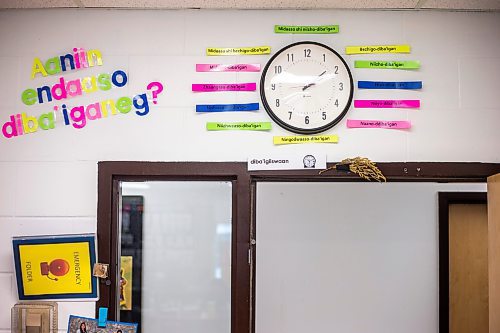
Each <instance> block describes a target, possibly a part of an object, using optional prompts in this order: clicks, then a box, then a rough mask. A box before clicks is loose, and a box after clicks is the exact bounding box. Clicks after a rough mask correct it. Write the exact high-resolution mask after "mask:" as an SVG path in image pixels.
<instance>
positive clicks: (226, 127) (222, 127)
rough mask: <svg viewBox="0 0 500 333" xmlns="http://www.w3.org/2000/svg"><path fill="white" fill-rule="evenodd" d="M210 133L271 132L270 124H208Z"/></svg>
mask: <svg viewBox="0 0 500 333" xmlns="http://www.w3.org/2000/svg"><path fill="white" fill-rule="evenodd" d="M207 130H208V131H269V130H271V123H270V122H259V123H207Z"/></svg>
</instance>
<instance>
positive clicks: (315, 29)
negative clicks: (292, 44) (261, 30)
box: [274, 25, 339, 34]
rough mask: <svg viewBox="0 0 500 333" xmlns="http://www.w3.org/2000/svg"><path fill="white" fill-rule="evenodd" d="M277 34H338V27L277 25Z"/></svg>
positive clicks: (275, 29)
mask: <svg viewBox="0 0 500 333" xmlns="http://www.w3.org/2000/svg"><path fill="white" fill-rule="evenodd" d="M274 32H275V33H277V34H336V33H338V32H339V26H338V25H275V26H274Z"/></svg>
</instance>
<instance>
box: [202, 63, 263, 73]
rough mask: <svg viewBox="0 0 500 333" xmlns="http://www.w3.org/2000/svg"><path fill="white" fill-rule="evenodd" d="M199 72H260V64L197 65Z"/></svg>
mask: <svg viewBox="0 0 500 333" xmlns="http://www.w3.org/2000/svg"><path fill="white" fill-rule="evenodd" d="M196 71H197V72H259V71H260V64H196Z"/></svg>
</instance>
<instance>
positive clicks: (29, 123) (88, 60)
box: [2, 47, 164, 139]
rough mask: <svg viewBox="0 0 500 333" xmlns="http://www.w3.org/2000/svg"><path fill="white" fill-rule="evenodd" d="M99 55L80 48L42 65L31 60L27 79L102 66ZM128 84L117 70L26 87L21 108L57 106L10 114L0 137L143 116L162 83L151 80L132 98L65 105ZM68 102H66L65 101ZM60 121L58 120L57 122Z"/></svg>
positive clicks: (158, 92)
mask: <svg viewBox="0 0 500 333" xmlns="http://www.w3.org/2000/svg"><path fill="white" fill-rule="evenodd" d="M102 64H103V60H102V53H101V51H100V50H97V49H92V50H88V51H86V50H85V49H83V48H81V47H75V48H73V53H71V52H70V53H67V54H63V55H60V56H55V57H52V58H49V59H47V60H45V62H43V61H42V60H40V59H39V58H34V60H33V64H32V68H31V79H32V80H34V79H35V78H38V77H40V76H41V77H47V76H52V75H61V73H64V72H68V71H77V70H84V69H87V68H91V67H94V66H102ZM127 83H128V76H127V73H126V72H125V71H123V70H121V69H117V70H115V71H113V72H112V73H100V74H96V75H92V76H85V77H82V78H79V79H72V80H69V79H67V78H65V77H63V76H60V77H59V78H58V79H57V80H55V82H54V83H53V84H49V85H43V86H39V87H29V88H27V89H25V90H24V91H23V92H22V94H21V101H22V103H23V104H24V106H25V107H28V108H29V107H30V106H33V105H39V104H44V103H47V104H50V103H54V102H58V103H62V104H60V105H51V106H50V107H48V109H50V111H48V112H45V113H41V114H36V115H35V114H33V113H31V112H30V113H28V112H20V113H17V114H12V115H10V116H9V117H8V118H7V120H6V121H5V120H4V121H5V122H4V123H3V125H2V134H3V136H4V137H5V138H7V139H10V138H13V137H17V136H21V135H25V134H30V133H35V132H37V131H39V130H43V131H47V130H52V129H54V128H56V127H57V125H58V124H61V125H64V126H70V125H71V126H72V127H73V128H75V129H82V128H84V127H85V126H86V125H87V123H88V122H89V121H93V120H98V119H103V118H107V117H111V116H114V115H117V114H127V113H129V112H131V111H132V110H133V111H134V112H133V113H135V114H136V115H138V116H145V115H147V114H148V113H149V111H150V105H149V101H150V100H151V101H152V102H153V104H156V103H157V98H158V95H159V94H160V93H161V92H162V91H163V89H164V87H163V84H162V83H160V82H158V81H153V82H150V83H149V84H147V86H146V91H145V92H142V93H139V94H136V95H135V96H123V97H119V98H117V99H103V100H100V101H95V102H93V103H89V104H87V105H77V106H72V107H70V106H69V103H68V102H69V100H72V99H74V98H77V97H81V96H85V95H88V94H92V93H94V92H96V91H109V90H111V89H117V88H122V87H124V86H125V85H126V84H127ZM67 100H68V101H67ZM58 119H61V120H62V121H58Z"/></svg>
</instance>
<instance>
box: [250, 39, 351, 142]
mask: <svg viewBox="0 0 500 333" xmlns="http://www.w3.org/2000/svg"><path fill="white" fill-rule="evenodd" d="M352 93H353V80H352V75H351V71H350V70H349V67H348V66H347V64H346V62H345V61H344V59H342V57H341V56H340V55H339V54H338V53H337V52H335V51H334V50H333V49H331V48H330V47H328V46H326V45H323V44H320V43H316V42H299V43H294V44H291V45H289V46H287V47H285V48H283V49H281V50H280V51H278V53H276V54H275V55H274V56H273V57H272V58H271V59H270V60H269V62H268V63H267V65H266V67H265V68H264V71H263V72H262V78H261V82H260V94H261V97H262V103H263V105H264V108H265V109H266V111H267V113H268V114H269V116H270V117H271V118H272V119H273V120H274V121H275V122H276V123H277V124H278V125H280V126H281V127H283V128H285V129H287V130H289V131H292V132H295V133H300V134H314V133H319V132H323V131H326V130H327V129H329V128H331V127H333V126H334V125H335V124H337V123H338V122H339V121H340V120H341V119H342V118H343V117H344V115H345V114H346V113H347V110H348V109H349V107H350V105H351V101H352Z"/></svg>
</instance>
